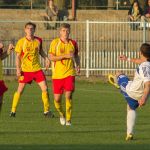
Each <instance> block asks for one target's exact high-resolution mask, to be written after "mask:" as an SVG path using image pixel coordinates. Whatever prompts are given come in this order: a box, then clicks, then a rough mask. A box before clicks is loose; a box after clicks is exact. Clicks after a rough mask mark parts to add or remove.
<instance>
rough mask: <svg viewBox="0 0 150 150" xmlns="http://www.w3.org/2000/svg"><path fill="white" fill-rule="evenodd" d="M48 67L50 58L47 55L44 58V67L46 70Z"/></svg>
mask: <svg viewBox="0 0 150 150" xmlns="http://www.w3.org/2000/svg"><path fill="white" fill-rule="evenodd" d="M49 67H50V60H49V59H48V57H46V58H45V68H46V70H48V68H49Z"/></svg>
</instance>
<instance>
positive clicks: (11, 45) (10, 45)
mask: <svg viewBox="0 0 150 150" xmlns="http://www.w3.org/2000/svg"><path fill="white" fill-rule="evenodd" d="M14 48H15V47H14V45H13V44H9V46H8V50H7V53H8V54H10V53H11V52H12V51H13V50H14Z"/></svg>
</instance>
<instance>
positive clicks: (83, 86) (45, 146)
mask: <svg viewBox="0 0 150 150" xmlns="http://www.w3.org/2000/svg"><path fill="white" fill-rule="evenodd" d="M7 85H8V87H9V90H8V92H7V93H6V94H5V97H4V100H5V103H4V105H3V110H2V112H1V116H0V150H67V149H68V150H84V149H86V150H99V149H101V150H109V149H111V150H120V149H122V150H126V149H128V150H129V149H136V150H141V149H142V150H147V149H149V146H150V125H149V124H150V119H149V117H150V115H149V109H150V106H149V105H146V106H145V107H143V108H142V110H141V109H139V110H138V118H137V122H136V123H137V124H136V128H135V130H136V134H135V140H133V141H130V142H126V141H125V135H126V103H125V101H124V98H123V97H122V95H121V94H120V93H119V91H118V90H117V89H114V88H113V87H112V86H111V85H109V84H106V83H88V82H85V81H79V82H77V83H76V92H75V93H74V96H73V97H74V99H73V119H72V126H71V127H66V126H61V125H60V123H59V118H58V114H57V113H56V111H55V109H54V105H53V100H52V91H51V88H50V90H49V92H50V98H51V107H52V109H53V111H54V112H55V116H56V117H55V118H53V119H48V118H44V116H43V111H42V110H43V105H42V100H41V92H40V89H39V87H38V86H37V85H36V84H35V83H33V84H32V85H31V86H30V85H27V87H26V89H25V91H24V93H23V95H22V97H21V100H20V104H19V106H18V109H17V114H16V118H10V117H9V112H10V108H11V103H12V96H13V93H14V92H15V90H16V88H17V83H16V82H15V81H12V82H7ZM48 85H49V87H51V83H48Z"/></svg>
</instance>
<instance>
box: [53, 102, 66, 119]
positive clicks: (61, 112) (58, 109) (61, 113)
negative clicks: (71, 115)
mask: <svg viewBox="0 0 150 150" xmlns="http://www.w3.org/2000/svg"><path fill="white" fill-rule="evenodd" d="M54 105H55V108H56V110H57V111H58V113H59V115H60V116H64V112H63V109H62V106H61V102H56V101H55V100H54Z"/></svg>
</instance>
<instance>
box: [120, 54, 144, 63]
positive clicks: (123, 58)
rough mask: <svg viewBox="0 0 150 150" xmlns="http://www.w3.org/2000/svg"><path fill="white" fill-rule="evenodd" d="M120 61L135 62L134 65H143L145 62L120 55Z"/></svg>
mask: <svg viewBox="0 0 150 150" xmlns="http://www.w3.org/2000/svg"><path fill="white" fill-rule="evenodd" d="M119 60H122V61H128V62H133V63H136V64H141V63H142V62H143V61H142V60H141V59H140V58H128V57H127V56H125V55H120V56H119Z"/></svg>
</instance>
